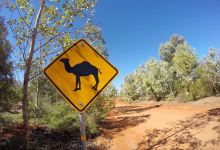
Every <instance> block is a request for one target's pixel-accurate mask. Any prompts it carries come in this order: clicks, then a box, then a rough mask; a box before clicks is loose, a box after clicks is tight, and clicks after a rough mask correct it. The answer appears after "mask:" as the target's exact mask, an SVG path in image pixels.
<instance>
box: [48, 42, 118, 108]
mask: <svg viewBox="0 0 220 150" xmlns="http://www.w3.org/2000/svg"><path fill="white" fill-rule="evenodd" d="M81 41H83V42H85V43H86V44H87V45H88V46H89V47H90V48H91V49H92V50H93V51H94V52H95V53H96V54H98V55H99V56H100V57H101V58H102V59H104V60H105V62H106V63H108V64H109V65H110V66H111V67H112V68H114V69H115V70H116V74H115V75H114V76H112V78H111V79H110V80H109V81H108V82H107V83H106V84H105V85H104V86H103V87H102V89H100V91H99V92H98V93H96V95H95V96H94V97H93V98H92V99H91V100H90V101H89V103H88V104H87V105H86V106H84V108H83V109H82V110H80V109H78V108H77V107H76V106H75V105H74V104H73V103H72V101H71V100H70V99H69V98H68V97H67V96H66V95H65V94H64V93H63V92H62V91H61V90H60V88H58V87H57V85H56V84H55V83H54V82H53V80H52V79H51V78H50V77H49V76H48V75H47V73H46V70H47V69H48V68H49V67H50V66H51V65H52V64H54V63H55V62H56V61H57V60H58V59H59V58H60V57H62V56H63V55H64V54H65V53H66V52H68V51H69V50H71V49H72V48H73V47H74V46H75V45H77V44H78V43H79V42H81ZM44 74H45V75H46V77H47V78H48V79H49V80H50V82H51V83H52V84H53V85H54V86H55V87H56V89H57V90H58V91H59V92H60V93H61V94H62V95H63V96H64V97H65V98H66V100H68V101H69V102H70V104H72V105H73V106H74V107H75V108H76V109H77V110H78V111H79V112H83V111H84V110H86V109H87V107H88V106H89V105H90V104H91V103H92V102H93V101H94V99H95V98H96V97H97V96H98V95H99V94H100V93H101V92H102V90H103V89H104V88H105V87H106V86H107V85H108V84H109V83H110V82H111V81H112V80H113V79H114V78H115V77H116V75H117V74H118V69H116V68H115V67H114V66H113V65H112V64H111V63H109V62H108V61H107V60H106V59H105V58H104V57H103V56H102V55H101V54H99V52H97V51H96V50H95V49H94V48H93V47H92V46H91V45H90V44H89V43H88V42H87V41H86V40H84V39H80V40H78V41H77V42H75V43H74V44H73V45H72V46H70V47H69V48H68V49H67V50H65V51H64V52H62V53H61V54H60V55H59V56H57V57H56V58H55V59H54V60H53V61H52V62H51V63H50V64H49V65H48V66H47V67H46V68H45V69H44Z"/></svg>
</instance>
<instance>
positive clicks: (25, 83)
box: [22, 0, 44, 149]
mask: <svg viewBox="0 0 220 150" xmlns="http://www.w3.org/2000/svg"><path fill="white" fill-rule="evenodd" d="M43 6H44V0H43V1H42V2H41V6H40V9H39V12H38V15H37V17H36V21H35V25H34V30H33V33H32V36H31V45H30V49H29V53H28V59H27V62H26V68H25V72H24V81H23V90H22V111H23V124H24V130H25V138H26V149H28V148H29V111H28V102H29V101H28V84H29V76H30V70H31V64H32V59H33V52H34V46H35V40H36V35H37V28H38V24H39V21H40V16H41V13H42V9H43Z"/></svg>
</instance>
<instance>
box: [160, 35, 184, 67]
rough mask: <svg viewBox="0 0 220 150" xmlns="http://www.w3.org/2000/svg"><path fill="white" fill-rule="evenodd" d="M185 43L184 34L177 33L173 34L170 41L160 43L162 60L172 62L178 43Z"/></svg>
mask: <svg viewBox="0 0 220 150" xmlns="http://www.w3.org/2000/svg"><path fill="white" fill-rule="evenodd" d="M183 43H185V39H184V38H183V36H180V35H177V34H174V35H172V36H171V37H170V40H169V41H166V42H165V43H162V44H161V45H160V48H159V54H160V58H161V60H164V61H166V62H168V63H169V64H171V63H172V60H173V57H174V54H175V52H176V50H177V47H178V45H181V44H183Z"/></svg>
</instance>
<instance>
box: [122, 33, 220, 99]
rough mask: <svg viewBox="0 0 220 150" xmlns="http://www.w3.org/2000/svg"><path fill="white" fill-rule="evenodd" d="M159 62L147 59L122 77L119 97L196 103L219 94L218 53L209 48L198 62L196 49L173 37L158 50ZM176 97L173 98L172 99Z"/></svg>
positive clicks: (181, 38) (219, 58) (181, 37)
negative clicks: (204, 56) (191, 101)
mask: <svg viewBox="0 0 220 150" xmlns="http://www.w3.org/2000/svg"><path fill="white" fill-rule="evenodd" d="M159 53H160V58H161V60H159V61H158V60H155V59H150V60H148V61H147V62H146V63H144V65H141V67H138V68H137V69H136V70H135V71H134V72H133V73H131V74H130V75H128V76H126V77H125V80H124V84H123V86H122V89H121V96H122V97H123V98H124V99H125V100H128V101H135V100H137V99H141V100H147V99H155V100H166V99H167V100H169V99H181V101H189V100H196V99H199V98H202V97H206V96H211V95H216V94H219V92H220V53H219V51H218V50H216V49H214V48H211V49H209V52H208V56H207V57H206V58H205V59H203V60H201V61H200V62H198V60H197V58H196V54H195V50H194V49H193V48H192V47H191V46H190V45H189V44H188V43H187V42H186V41H185V39H184V38H183V36H179V35H172V36H171V38H170V40H169V41H167V42H165V43H163V44H161V46H160V48H159ZM174 97H176V98H174Z"/></svg>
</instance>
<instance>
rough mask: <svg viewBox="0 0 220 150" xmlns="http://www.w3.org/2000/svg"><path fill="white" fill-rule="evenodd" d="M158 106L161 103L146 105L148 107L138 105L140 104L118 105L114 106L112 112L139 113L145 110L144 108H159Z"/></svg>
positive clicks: (117, 113) (118, 113)
mask: <svg viewBox="0 0 220 150" xmlns="http://www.w3.org/2000/svg"><path fill="white" fill-rule="evenodd" d="M160 106H162V104H160V105H153V106H148V107H140V106H120V107H117V108H115V110H114V113H115V114H116V115H120V114H132V113H141V112H143V111H146V110H150V109H155V108H159V107H160Z"/></svg>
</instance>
